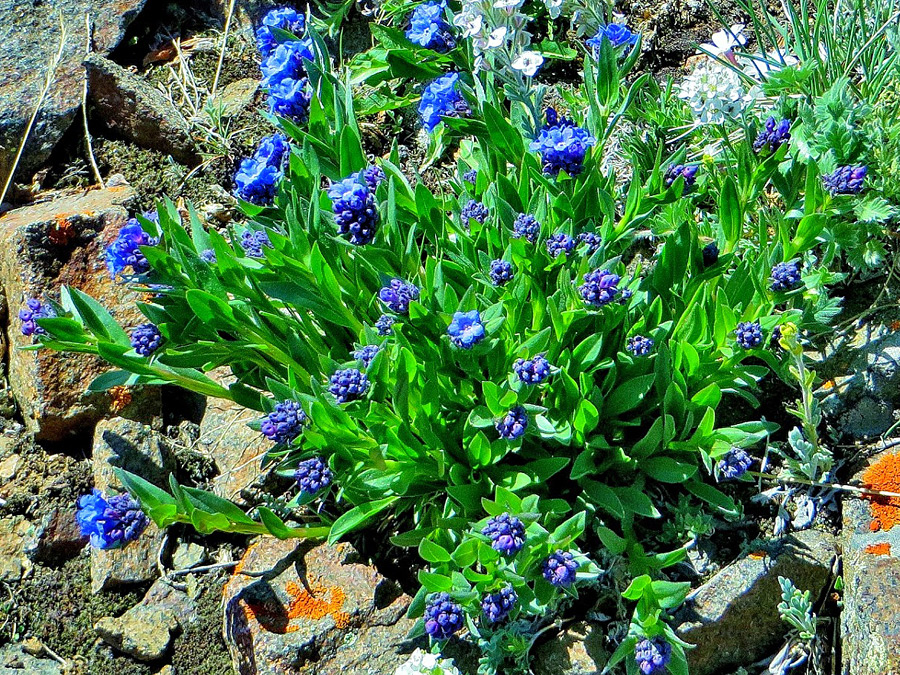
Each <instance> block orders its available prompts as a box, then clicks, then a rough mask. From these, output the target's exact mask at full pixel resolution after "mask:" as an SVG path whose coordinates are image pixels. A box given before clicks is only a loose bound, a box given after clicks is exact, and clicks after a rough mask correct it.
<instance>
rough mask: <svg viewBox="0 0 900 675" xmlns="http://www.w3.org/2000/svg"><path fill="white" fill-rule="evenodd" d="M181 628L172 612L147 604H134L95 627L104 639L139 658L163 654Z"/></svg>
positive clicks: (141, 659) (145, 658) (140, 659)
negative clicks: (173, 635) (177, 630)
mask: <svg viewBox="0 0 900 675" xmlns="http://www.w3.org/2000/svg"><path fill="white" fill-rule="evenodd" d="M177 628H178V621H177V620H176V619H175V617H174V616H173V615H172V614H170V613H169V612H166V611H164V610H162V609H159V608H157V607H148V606H146V605H137V606H135V607H132V608H131V609H129V610H128V611H127V612H125V613H124V614H123V615H122V616H119V617H110V616H107V617H103V618H102V619H100V620H99V621H97V623H95V624H94V631H95V632H96V633H97V635H99V636H100V637H101V638H102V639H103V641H104V642H106V643H107V644H109V645H111V646H112V647H114V648H115V649H118V650H119V651H120V652H123V653H125V654H128V655H129V656H133V657H134V658H136V659H138V660H139V661H155V660H156V659H159V658H162V657H163V656H164V655H165V653H166V651H167V650H168V649H169V643H170V642H171V641H172V632H173V631H175V630H176V629H177Z"/></svg>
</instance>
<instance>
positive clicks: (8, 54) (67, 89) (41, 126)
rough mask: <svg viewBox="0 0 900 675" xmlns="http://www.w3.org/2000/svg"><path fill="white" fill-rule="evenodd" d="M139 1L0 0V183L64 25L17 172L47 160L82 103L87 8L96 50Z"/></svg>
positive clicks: (106, 47) (114, 37) (107, 46)
mask: <svg viewBox="0 0 900 675" xmlns="http://www.w3.org/2000/svg"><path fill="white" fill-rule="evenodd" d="M145 2H146V0H60V1H59V2H52V3H49V2H27V3H23V2H20V1H19V0H0V16H2V17H3V21H2V22H0V44H2V45H3V49H2V50H0V185H2V184H3V183H5V182H6V178H7V176H8V175H9V171H10V169H11V168H12V163H13V158H14V157H15V154H16V151H17V150H18V147H19V144H20V142H21V139H22V136H23V135H24V133H25V129H26V126H27V124H28V120H29V119H30V118H31V116H32V114H33V113H34V110H35V106H36V105H37V101H38V96H39V94H40V91H41V89H42V88H43V86H44V83H45V81H46V80H47V76H48V74H49V73H50V72H51V71H52V69H51V62H52V61H53V59H54V57H55V56H56V53H57V51H58V49H59V45H60V36H61V34H62V31H63V30H64V31H65V35H66V36H65V41H64V43H63V50H62V56H61V58H60V60H59V63H58V65H57V67H56V69H55V72H54V74H53V78H52V84H51V86H50V89H49V90H48V92H47V96H46V97H45V98H44V102H43V104H42V106H41V112H40V114H39V115H38V118H37V121H36V124H35V126H34V128H33V129H32V131H31V133H30V134H29V137H28V142H27V143H26V145H25V152H24V154H23V155H22V160H21V161H20V163H19V171H21V172H22V173H25V172H28V171H31V170H33V169H35V168H37V167H38V166H39V165H40V164H42V163H43V162H44V161H46V159H47V158H48V157H49V156H50V152H51V151H52V150H53V147H54V146H55V145H56V143H57V141H59V139H60V138H61V137H62V135H63V133H64V132H65V131H66V129H68V127H69V125H70V124H71V123H72V120H73V119H75V115H76V113H77V112H78V110H79V108H80V106H81V95H82V89H83V84H84V66H83V65H82V60H83V58H84V53H85V50H86V48H87V36H88V30H87V24H86V22H85V16H86V15H87V16H89V17H90V20H91V24H92V31H91V38H92V44H93V48H94V50H95V51H97V52H98V53H101V54H108V53H109V52H110V51H111V50H112V49H114V48H115V47H116V46H117V45H118V44H119V42H120V41H121V40H122V36H123V35H124V34H125V29H126V28H127V27H128V24H130V23H131V21H132V20H133V19H134V17H135V16H137V14H138V12H139V11H140V10H141V9H142V8H143V6H144V3H145Z"/></svg>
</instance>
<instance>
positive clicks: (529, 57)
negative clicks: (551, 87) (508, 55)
mask: <svg viewBox="0 0 900 675" xmlns="http://www.w3.org/2000/svg"><path fill="white" fill-rule="evenodd" d="M543 63H544V57H543V56H541V55H540V54H539V53H538V52H531V51H528V52H522V53H521V54H519V56H518V58H516V60H515V61H513V62H512V67H513V68H514V69H515V70H519V71H521V72H522V73H523V74H524V75H525V76H527V77H534V75H535V73H537V71H538V68H540V67H541V66H542V65H543Z"/></svg>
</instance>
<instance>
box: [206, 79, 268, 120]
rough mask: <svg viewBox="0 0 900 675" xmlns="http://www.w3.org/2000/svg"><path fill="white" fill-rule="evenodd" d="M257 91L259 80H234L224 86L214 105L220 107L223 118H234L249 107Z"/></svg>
mask: <svg viewBox="0 0 900 675" xmlns="http://www.w3.org/2000/svg"><path fill="white" fill-rule="evenodd" d="M258 89H259V80H257V79H255V78H252V77H246V78H244V79H242V80H235V81H234V82H230V83H229V84H228V85H226V86H225V88H224V89H223V90H222V93H221V94H219V95H218V96H217V97H216V99H215V101H214V103H216V104H218V105H220V106H222V115H223V116H224V117H234V116H235V115H237V114H239V113H240V112H242V111H243V110H245V109H246V108H249V107H250V105H251V104H252V103H253V99H254V98H255V96H256V92H257V90H258Z"/></svg>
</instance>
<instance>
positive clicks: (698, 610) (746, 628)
mask: <svg viewBox="0 0 900 675" xmlns="http://www.w3.org/2000/svg"><path fill="white" fill-rule="evenodd" d="M835 555H836V548H835V542H834V540H833V538H832V537H831V536H830V535H827V534H825V533H823V532H820V531H818V530H806V531H804V532H798V533H796V534H794V535H791V536H787V537H784V538H783V539H780V540H778V541H775V542H772V543H771V544H770V545H769V547H768V550H762V551H759V552H756V553H751V554H750V555H748V556H746V557H744V558H741V559H740V560H737V561H736V562H734V563H733V564H731V565H729V566H728V567H726V568H724V569H723V570H722V571H721V572H719V573H718V574H716V575H715V576H714V577H713V578H712V579H710V580H709V581H708V582H707V583H705V584H704V585H703V586H701V587H700V588H698V589H697V590H696V591H695V592H694V593H693V597H692V599H691V600H689V602H688V603H686V604H685V606H684V607H683V608H682V610H681V611H679V612H678V614H677V615H676V617H675V622H674V625H676V626H678V627H677V628H676V632H677V633H678V636H679V637H680V638H681V639H683V640H685V641H686V642H689V643H691V644H693V645H696V647H695V648H694V649H690V650H687V659H688V666H689V668H690V672H691V675H714V674H715V673H722V672H726V671H727V669H728V668H730V667H736V666H741V665H746V664H747V663H752V662H753V661H756V660H758V659H760V658H762V657H763V656H765V655H767V654H769V653H771V652H772V650H774V649H775V648H777V647H778V646H779V642H780V641H781V640H782V638H783V637H784V635H785V634H786V633H787V631H788V629H789V626H788V625H787V624H786V623H784V622H783V621H782V620H781V617H780V616H779V614H778V610H777V607H778V603H779V602H781V588H780V586H779V584H778V577H779V576H781V577H786V578H788V579H791V581H793V582H794V584H795V585H796V586H797V588H799V589H801V590H808V591H811V593H812V596H813V597H814V598H815V597H817V596H818V595H819V594H820V593H821V592H822V590H823V588H824V587H825V584H826V582H827V581H828V578H829V575H830V571H831V565H832V559H833V558H834V556H835ZM679 624H680V625H679Z"/></svg>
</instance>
